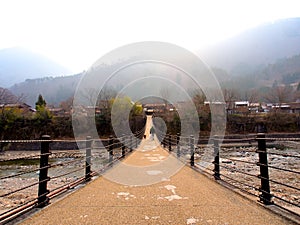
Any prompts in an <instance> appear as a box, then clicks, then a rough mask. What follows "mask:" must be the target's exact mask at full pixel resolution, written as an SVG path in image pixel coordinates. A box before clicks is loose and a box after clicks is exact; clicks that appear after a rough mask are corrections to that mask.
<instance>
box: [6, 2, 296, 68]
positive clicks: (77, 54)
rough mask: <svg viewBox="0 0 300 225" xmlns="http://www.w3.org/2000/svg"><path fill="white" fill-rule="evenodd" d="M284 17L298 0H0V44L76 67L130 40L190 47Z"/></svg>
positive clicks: (209, 42)
mask: <svg viewBox="0 0 300 225" xmlns="http://www.w3.org/2000/svg"><path fill="white" fill-rule="evenodd" d="M289 17H300V10H299V1H298V0H280V1H276V0H273V1H269V0H266V1H264V0H246V1H242V0H239V1H238V0H237V1H233V0H225V1H222V0H220V1H216V0H206V1H200V0H198V1H196V0H195V1H188V0H182V1H166V0H151V1H143V0H136V1H130V0H123V1H115V0H107V1H99V0H97V1H96V0H95V1H88V0H86V1H71V0H70V1H66V0H65V1H63V0H51V1H50V0H49V1H48V0H44V1H43V0H36V1H34V0H26V1H24V0H23V1H22V0H20V1H16V0H0V49H2V48H8V47H13V46H22V47H25V48H28V49H30V50H33V51H35V52H38V53H41V54H43V55H45V56H48V57H49V58H51V59H53V60H55V61H57V62H59V63H60V64H62V65H64V66H66V67H67V68H69V69H71V70H72V71H73V72H81V71H82V70H85V69H87V68H88V67H89V66H91V65H92V64H93V63H94V62H95V61H96V60H97V59H98V58H99V57H101V56H102V55H103V54H105V53H106V52H108V51H110V50H112V49H114V48H116V47H119V46H122V45H125V44H129V43H132V42H137V41H166V42H170V43H174V44H178V45H180V46H182V47H185V48H187V49H189V50H192V51H195V50H197V49H200V48H203V47H206V46H208V45H211V44H214V43H216V42H217V41H220V40H222V39H225V38H228V37H230V36H233V35H235V34H237V33H239V32H241V31H243V30H245V29H247V28H249V27H254V26H256V25H258V24H260V23H265V22H272V21H274V20H276V19H280V18H289Z"/></svg>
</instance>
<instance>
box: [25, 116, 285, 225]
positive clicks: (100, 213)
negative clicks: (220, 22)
mask: <svg viewBox="0 0 300 225" xmlns="http://www.w3.org/2000/svg"><path fill="white" fill-rule="evenodd" d="M151 124H152V121H151V117H148V120H147V129H146V135H147V139H146V140H143V142H142V143H141V145H140V147H139V148H138V149H137V150H136V151H135V152H134V153H133V154H131V155H130V156H129V157H127V158H126V159H125V160H124V162H122V163H120V164H118V165H117V166H115V167H114V168H112V169H111V170H110V171H108V172H107V173H106V174H105V175H104V176H102V177H99V178H97V179H95V180H94V181H92V182H91V183H90V184H88V185H86V186H85V187H83V188H81V189H79V190H78V191H76V192H73V193H71V194H69V195H68V196H67V197H65V198H63V199H61V200H59V201H57V202H55V203H53V204H51V205H49V206H48V207H46V208H45V209H43V210H41V211H39V212H38V213H36V214H34V215H33V216H32V217H30V218H28V219H26V220H25V221H23V222H22V224H222V225H225V224H243V225H244V224H251V225H253V224H259V225H266V224H288V222H287V221H286V220H284V219H283V218H281V217H279V216H277V215H275V214H273V213H271V212H269V211H268V210H266V209H264V208H263V207H261V206H259V205H258V204H257V203H255V202H252V201H250V200H248V199H245V198H243V197H241V196H240V195H238V194H236V193H234V192H233V191H230V190H229V189H227V188H225V187H223V186H221V185H219V184H218V183H216V182H215V181H213V180H210V179H209V178H207V177H205V176H204V175H202V174H200V173H198V172H196V171H194V170H192V169H191V168H189V167H187V166H183V165H182V164H181V163H180V162H178V160H176V158H175V157H173V156H170V155H168V153H167V152H166V151H165V150H163V149H162V148H161V147H160V145H159V143H157V140H151V139H150V138H149V129H150V127H151ZM166 161H167V162H166ZM165 167H168V168H165ZM134 171H135V172H134ZM124 176H125V177H126V179H122V177H124Z"/></svg>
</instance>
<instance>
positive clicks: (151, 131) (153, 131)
mask: <svg viewBox="0 0 300 225" xmlns="http://www.w3.org/2000/svg"><path fill="white" fill-rule="evenodd" d="M150 134H151V140H154V134H155V130H154V127H151V129H150Z"/></svg>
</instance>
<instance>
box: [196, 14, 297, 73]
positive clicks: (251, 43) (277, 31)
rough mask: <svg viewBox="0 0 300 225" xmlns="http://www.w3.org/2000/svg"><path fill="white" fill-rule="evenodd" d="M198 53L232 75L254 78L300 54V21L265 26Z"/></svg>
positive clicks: (284, 21)
mask: <svg viewBox="0 0 300 225" xmlns="http://www.w3.org/2000/svg"><path fill="white" fill-rule="evenodd" d="M198 54H199V55H200V56H202V57H203V58H204V60H205V61H206V62H207V63H208V64H209V65H210V66H215V67H220V68H222V69H225V70H226V71H227V72H228V73H230V74H231V75H235V76H239V75H252V74H253V73H255V72H256V71H257V70H260V69H261V68H263V67H264V66H266V65H267V64H269V63H275V62H276V60H278V59H281V58H287V57H292V56H294V55H297V54H300V18H290V19H283V20H278V21H275V22H274V23H267V24H263V25H261V26H258V27H256V28H252V29H249V30H247V31H245V32H243V33H241V34H239V35H237V36H234V37H232V38H230V39H227V40H225V41H223V42H220V43H219V44H217V45H215V46H212V47H210V48H207V49H204V50H202V51H198Z"/></svg>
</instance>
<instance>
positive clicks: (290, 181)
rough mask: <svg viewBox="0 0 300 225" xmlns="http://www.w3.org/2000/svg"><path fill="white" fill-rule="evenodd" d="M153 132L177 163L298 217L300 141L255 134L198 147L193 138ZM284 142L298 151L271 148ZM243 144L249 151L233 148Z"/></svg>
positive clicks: (216, 139) (299, 204)
mask: <svg viewBox="0 0 300 225" xmlns="http://www.w3.org/2000/svg"><path fill="white" fill-rule="evenodd" d="M155 131H156V134H157V137H158V139H159V140H160V141H161V143H162V146H163V147H164V148H165V149H166V150H168V151H170V152H173V151H174V154H175V155H176V156H177V157H178V158H179V159H180V160H184V161H186V160H188V161H187V162H188V163H189V164H190V165H191V166H192V167H193V168H195V169H197V170H200V171H201V172H205V173H206V174H209V175H211V176H213V177H214V179H215V180H219V181H220V182H226V183H227V184H230V185H231V186H232V187H234V188H235V189H238V190H240V191H242V192H246V193H247V194H250V195H252V196H255V197H257V199H258V200H259V201H260V202H262V203H263V204H265V205H276V206H278V207H280V208H282V209H284V210H287V211H289V212H291V213H293V214H295V215H297V216H299V209H300V150H299V149H300V138H280V137H276V138H270V137H266V135H265V134H257V135H256V136H253V135H250V136H248V137H244V138H237V139H224V140H225V141H224V142H225V144H224V145H223V139H220V138H218V136H215V137H214V138H213V139H212V141H211V142H209V141H208V140H207V143H208V144H207V145H198V144H197V143H194V142H195V139H194V137H193V136H190V137H181V136H180V135H179V134H177V135H170V134H166V135H164V133H163V132H161V131H159V130H157V129H156V130H155ZM287 141H290V142H294V143H295V142H296V143H298V145H297V146H298V147H299V148H297V149H296V150H295V151H290V150H282V149H276V148H274V142H277V144H278V143H279V144H280V142H287ZM242 142H245V143H249V142H250V143H252V144H251V145H250V146H251V147H239V145H237V144H235V143H241V144H240V146H243V144H242ZM228 143H231V145H230V144H228ZM268 145H269V146H270V148H267V146H268ZM246 146H248V145H246ZM205 148H206V150H207V149H209V150H208V151H205ZM228 148H230V149H228ZM195 154H196V155H195ZM207 155H209V156H208V157H207ZM279 161H280V162H279Z"/></svg>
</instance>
